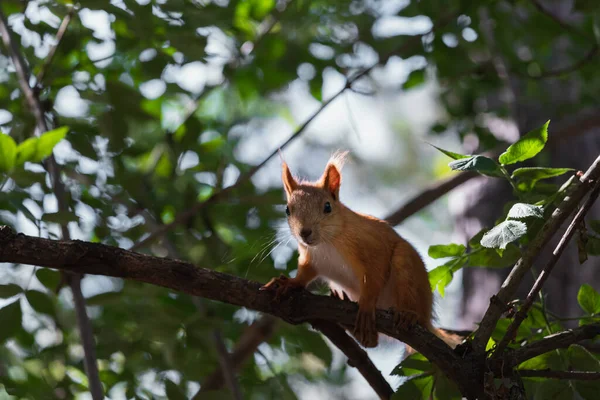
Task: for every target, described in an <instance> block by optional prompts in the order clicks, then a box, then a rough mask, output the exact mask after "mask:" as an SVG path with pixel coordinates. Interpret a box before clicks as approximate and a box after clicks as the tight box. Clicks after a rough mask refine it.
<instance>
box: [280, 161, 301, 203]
mask: <svg viewBox="0 0 600 400" xmlns="http://www.w3.org/2000/svg"><path fill="white" fill-rule="evenodd" d="M281 179H282V181H283V187H284V189H285V194H286V195H287V197H288V198H289V197H290V196H291V195H292V192H293V191H294V190H296V188H297V187H298V182H296V180H295V179H294V177H293V176H292V173H291V172H290V169H289V168H288V165H287V164H286V162H285V161H283V162H282V164H281Z"/></svg>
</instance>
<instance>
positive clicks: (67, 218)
mask: <svg viewBox="0 0 600 400" xmlns="http://www.w3.org/2000/svg"><path fill="white" fill-rule="evenodd" d="M42 221H45V222H53V223H56V224H60V225H65V224H67V223H69V222H71V221H79V217H77V215H76V214H75V213H74V212H73V211H57V212H54V213H47V214H44V215H42Z"/></svg>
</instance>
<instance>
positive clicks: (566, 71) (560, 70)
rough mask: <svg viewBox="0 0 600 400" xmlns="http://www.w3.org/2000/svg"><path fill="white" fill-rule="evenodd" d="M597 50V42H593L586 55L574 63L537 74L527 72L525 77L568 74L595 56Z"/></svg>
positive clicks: (542, 77)
mask: <svg viewBox="0 0 600 400" xmlns="http://www.w3.org/2000/svg"><path fill="white" fill-rule="evenodd" d="M599 50H600V47H598V45H597V44H594V45H593V46H592V48H591V49H590V50H589V51H588V52H587V53H586V55H585V56H584V57H583V58H582V59H581V60H579V61H576V62H575V63H573V64H571V65H568V66H566V67H563V68H557V69H554V70H549V71H542V72H541V73H540V74H539V75H535V76H533V75H530V74H527V78H530V79H535V80H538V79H546V78H554V77H557V76H562V75H568V74H570V73H572V72H575V71H577V70H578V69H580V68H581V67H583V66H584V65H585V64H587V63H589V62H590V61H592V60H593V59H594V58H596V56H597V55H598V54H599V53H600V51H599Z"/></svg>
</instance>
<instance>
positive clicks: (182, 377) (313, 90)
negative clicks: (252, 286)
mask: <svg viewBox="0 0 600 400" xmlns="http://www.w3.org/2000/svg"><path fill="white" fill-rule="evenodd" d="M596 8H597V5H596V4H595V1H593V0H587V1H542V0H513V1H482V2H470V1H464V0H456V1H454V0H453V1H443V2H442V1H436V0H434V1H428V2H423V1H416V0H413V1H408V0H400V1H397V0H353V1H319V0H317V1H305V0H301V1H300V0H288V1H282V0H239V1H235V0H231V1H227V0H217V1H208V0H207V1H196V0H190V1H184V0H158V1H151V0H143V1H142V0H138V1H134V0H121V1H118V0H112V1H110V2H106V1H97V0H89V1H80V2H77V3H73V2H71V1H44V0H38V1H33V0H32V1H18V0H3V1H2V2H0V9H1V11H2V13H3V14H4V18H5V20H6V22H7V23H8V26H9V28H10V30H11V33H12V41H13V45H14V47H15V48H17V49H18V50H19V51H20V52H22V54H23V57H24V59H25V62H26V65H28V69H29V70H30V73H31V76H30V77H29V79H28V83H29V84H30V85H31V86H32V87H34V90H35V93H36V94H37V95H38V96H39V98H40V101H41V106H42V108H43V110H44V112H45V115H44V116H45V118H46V121H47V122H48V125H49V126H50V127H51V128H57V127H61V126H68V127H69V131H68V134H67V136H66V138H65V139H64V140H62V141H61V142H60V143H58V145H57V146H56V147H55V149H54V156H55V158H56V162H57V163H58V165H59V166H60V169H61V174H62V177H63V180H64V182H65V186H66V188H67V202H68V206H69V209H68V210H59V207H58V203H57V199H56V196H55V195H54V194H53V191H52V187H51V186H50V184H49V182H50V181H49V179H48V177H47V176H46V174H45V171H44V169H43V167H42V166H41V165H40V164H34V163H26V164H25V165H24V166H23V167H22V168H21V169H19V170H15V171H14V172H13V173H11V174H10V175H3V176H2V180H1V181H0V183H1V184H2V186H0V188H1V191H2V192H1V196H0V223H2V224H6V225H11V226H13V227H14V228H15V229H16V230H17V231H18V232H24V233H27V234H30V235H40V236H43V237H49V238H54V239H57V238H60V237H61V236H62V233H61V225H62V226H67V227H68V230H69V232H70V235H71V237H72V238H78V239H82V240H88V241H95V242H102V243H106V244H110V245H115V246H120V247H123V248H135V249H136V250H137V251H141V252H146V253H150V254H154V255H157V256H164V257H173V258H179V259H184V260H188V261H191V262H193V263H195V264H197V265H198V266H201V267H205V268H211V269H215V270H218V271H221V272H226V273H229V274H233V275H236V276H240V277H244V278H247V279H252V280H257V281H260V282H266V281H268V280H269V279H270V278H271V277H273V276H276V275H278V274H279V273H282V272H283V273H286V274H289V273H291V274H293V273H294V270H295V265H296V252H295V246H294V242H293V240H292V241H289V240H288V238H289V232H288V231H287V230H286V225H285V220H284V218H283V217H284V212H283V210H284V207H285V206H284V196H283V192H282V190H281V182H280V160H279V157H278V156H277V155H275V156H272V155H273V152H274V151H276V150H277V149H278V148H282V150H283V155H284V157H285V159H286V161H287V162H288V164H289V165H290V168H291V169H292V171H293V172H294V174H295V175H298V176H301V177H306V178H309V179H316V178H318V177H319V176H320V174H321V173H322V171H323V168H324V166H325V164H326V162H327V159H328V158H329V156H330V154H331V153H332V152H333V151H335V150H337V149H346V150H350V161H349V163H348V164H347V165H346V166H345V168H344V171H343V184H342V189H341V195H340V197H341V200H342V201H343V202H344V203H345V204H346V205H348V206H349V207H350V208H352V209H354V210H356V211H360V212H364V213H368V214H372V215H375V216H377V217H380V218H385V217H386V216H388V215H390V214H391V213H393V212H395V211H396V210H398V209H399V208H401V207H402V206H403V205H405V204H406V203H407V202H408V201H409V200H411V199H412V198H413V197H415V196H418V195H419V194H420V193H422V192H423V190H425V189H427V188H428V187H430V186H432V185H436V184H438V182H440V181H441V180H447V179H454V178H455V177H456V173H455V172H452V171H450V169H449V168H448V167H447V163H448V161H449V159H448V157H446V156H445V155H443V154H441V153H439V152H438V151H437V150H435V149H434V148H433V147H432V146H430V145H429V143H430V144H434V145H436V146H438V147H442V148H445V149H448V150H451V151H455V152H458V153H463V154H473V153H481V152H494V151H498V149H500V150H502V149H504V148H505V147H506V146H507V145H508V144H509V143H512V142H514V141H515V140H516V139H518V137H519V136H520V135H521V134H525V133H526V132H527V131H529V130H531V129H534V128H537V127H539V126H541V125H542V124H543V123H544V122H546V121H547V120H549V119H550V120H551V123H550V130H549V136H550V139H549V145H548V146H547V147H546V150H545V151H544V153H542V155H541V157H538V158H536V160H537V161H536V162H535V163H530V166H544V167H546V166H553V167H571V168H577V169H582V170H585V169H586V168H587V167H588V166H589V164H590V163H591V162H592V161H593V160H594V159H595V158H596V157H597V155H598V154H599V153H600V106H599V104H598V93H599V90H600V75H599V74H598V73H597V71H598V66H599V65H600V63H599V60H600V58H599V57H598V55H599V53H600V51H599V42H600V22H599V20H598V15H599V14H598V10H596ZM1 50H2V52H1V54H0V130H1V131H2V133H3V134H7V135H10V136H11V137H12V138H14V140H15V141H16V142H17V143H21V142H23V141H24V140H26V139H27V138H29V137H31V136H33V135H34V134H35V133H36V123H35V119H34V118H33V116H32V114H31V111H30V110H29V108H28V106H27V103H26V102H25V98H24V94H23V91H22V89H21V86H20V82H19V79H18V76H17V74H16V70H15V67H14V64H13V62H12V61H11V58H10V52H9V49H8V48H7V47H6V46H4V47H2V48H1ZM307 121H310V123H308V125H304V124H305V123H306V122H307ZM51 128H50V129H51ZM39 133H41V132H39V129H38V132H37V134H39ZM292 135H293V139H292V140H291V141H290V142H287V140H288V138H290V137H292ZM263 162H264V165H262V164H261V163H263ZM256 165H261V167H260V168H259V169H254V168H253V167H254V166H256ZM561 179H562V180H561ZM463 181H464V183H462V184H461V185H458V184H457V185H455V186H456V187H455V188H454V189H453V190H451V191H450V192H449V193H448V194H444V195H443V196H441V197H440V198H439V199H437V200H436V201H434V202H433V203H432V204H430V205H426V204H424V203H423V202H421V203H422V204H420V206H419V207H417V208H418V211H417V212H416V213H414V214H411V215H410V216H409V217H408V218H406V219H403V220H402V221H401V224H399V225H398V226H397V230H398V232H399V233H400V234H401V235H403V236H404V237H405V238H406V239H407V240H408V241H410V242H411V243H412V244H413V245H414V246H415V247H416V248H417V249H418V250H419V252H420V253H421V254H422V255H423V257H424V259H425V262H426V264H427V267H428V269H433V268H435V267H436V266H438V265H440V264H441V263H442V261H443V260H442V261H440V260H434V259H431V258H429V257H428V256H427V249H428V247H429V246H430V245H434V244H447V243H451V242H453V243H460V244H466V243H467V241H468V240H469V239H470V238H471V237H473V236H474V235H475V234H477V233H478V232H479V231H480V230H481V229H483V228H491V227H492V226H493V225H494V222H495V221H496V220H497V219H498V218H500V217H501V216H502V213H503V210H502V206H503V204H504V203H506V202H507V201H508V200H510V199H511V198H512V193H511V188H510V186H509V185H508V183H506V182H505V181H500V180H494V179H493V178H486V177H476V178H472V179H464V180H463ZM562 181H564V179H563V178H560V179H558V180H557V181H556V182H554V183H561V182H562ZM232 185H234V186H235V187H234V188H233V189H232V190H231V191H230V192H229V195H228V196H227V198H224V199H219V200H215V201H213V200H211V201H210V204H209V205H208V206H206V207H203V208H201V209H198V210H197V212H193V213H189V212H188V211H189V210H190V209H193V207H194V206H195V205H196V204H198V203H199V202H203V201H206V200H207V199H211V196H212V195H214V193H217V192H219V191H220V190H222V189H224V188H227V187H229V186H232ZM186 212H188V214H186V215H187V216H185V215H184V214H185V213H186ZM189 214H192V215H189ZM182 215H184V216H185V218H183V217H181V216H182ZM590 215H591V218H594V219H598V217H599V215H600V210H599V207H598V206H596V207H595V209H594V210H592V212H591V213H590ZM173 222H175V223H174V224H173V225H168V224H171V223H173ZM165 225H167V226H169V229H168V231H167V232H166V233H165V234H164V235H156V234H154V235H153V232H156V231H157V230H159V229H162V227H164V226H165ZM149 236H150V239H149V240H144V239H148V237H149ZM134 246H135V247H134ZM541 259H542V260H541V261H543V259H544V257H541ZM560 264H561V265H559V266H558V268H557V269H556V270H555V272H554V273H553V275H552V276H551V278H550V280H549V282H548V284H547V285H546V287H545V292H544V293H545V294H546V295H547V306H548V307H549V309H550V310H552V312H553V313H555V314H556V315H560V316H564V317H565V318H568V317H571V316H575V317H576V316H578V315H579V314H581V310H580V309H579V308H578V305H577V301H576V296H577V290H578V289H579V286H580V285H581V284H582V283H589V284H591V285H592V286H594V287H598V282H599V272H598V268H597V267H598V260H597V259H594V258H591V259H590V260H588V262H587V263H585V264H583V265H579V262H578V261H577V249H576V248H575V247H573V248H570V249H569V251H568V252H567V253H566V254H565V255H564V256H563V258H562V260H561V262H560ZM472 267H477V266H475V265H474V266H472ZM507 273H508V269H507V268H496V269H486V268H466V269H464V270H461V271H458V273H456V274H455V275H454V279H453V281H452V283H451V284H450V286H448V287H447V288H446V291H445V294H444V296H443V297H441V296H440V295H439V293H436V296H437V297H438V300H437V305H436V309H437V313H438V316H439V318H438V322H437V323H438V325H441V326H444V327H447V328H453V329H474V328H475V327H476V323H477V322H478V321H479V320H480V319H481V316H482V315H483V312H484V311H485V309H486V308H487V305H488V302H489V297H490V296H491V295H492V294H493V293H494V292H495V291H497V289H498V288H499V286H500V284H501V283H502V281H503V279H504V278H505V277H506V275H507ZM60 283H61V277H60V274H59V273H58V272H55V271H51V270H48V269H43V268H34V267H32V266H23V265H4V266H2V269H1V270H0V284H2V286H0V288H2V289H1V290H0V297H1V298H2V299H0V301H1V302H2V303H1V304H0V305H7V304H13V302H15V301H16V302H17V304H18V307H17V308H18V311H14V308H13V311H12V312H11V314H10V315H7V314H6V313H5V314H4V315H3V323H2V327H0V340H2V341H3V342H4V346H3V347H2V348H0V397H2V396H8V394H7V393H11V394H13V395H15V396H17V397H18V398H35V399H42V398H78V399H87V398H91V395H90V393H89V387H88V380H87V378H86V376H85V372H84V366H83V349H82V347H81V344H80V338H79V331H78V329H77V323H76V314H75V311H74V306H73V296H72V294H71V291H70V290H69V289H68V288H64V287H63V286H64V285H62V286H61V284H60ZM81 286H82V293H83V296H84V297H85V300H86V305H87V312H88V315H89V317H90V319H91V323H92V329H93V332H94V336H95V341H96V344H97V347H96V351H97V357H98V360H99V371H100V378H101V380H102V383H103V385H104V388H105V391H106V395H107V396H109V397H110V398H111V399H122V398H132V397H138V398H148V399H150V398H190V397H191V396H192V395H193V394H195V393H196V392H197V391H198V389H199V388H200V387H201V386H200V385H201V384H202V382H206V380H207V379H208V377H209V376H211V374H212V373H213V372H214V371H215V370H218V368H219V354H218V352H217V351H216V350H215V344H214V340H215V339H214V335H213V333H214V332H215V330H218V332H220V335H221V337H222V340H223V342H224V343H225V345H226V347H227V348H228V349H229V350H230V351H235V348H236V344H237V343H240V340H241V338H244V337H246V336H244V335H248V332H252V331H248V326H252V324H255V325H253V326H256V324H257V323H258V322H257V321H261V318H263V317H261V316H260V315H258V314H257V313H255V312H252V311H250V310H245V309H238V308H236V307H233V306H229V305H226V304H220V303H215V302H211V301H206V300H203V299H198V298H192V297H190V296H188V295H184V294H181V293H175V292H170V291H168V290H166V289H163V288H159V287H152V286H150V285H143V284H140V283H137V282H129V281H128V282H123V281H121V280H117V279H112V278H106V277H99V276H86V277H85V278H84V279H83V280H82V282H81ZM524 286H525V285H524ZM318 289H319V290H321V291H322V292H323V293H326V291H325V290H324V288H322V287H320V288H318ZM523 289H524V290H525V287H524V288H523ZM0 312H1V310H0ZM4 321H6V323H5V322H4ZM263 324H264V325H265V326H267V327H268V329H265V330H264V332H262V333H261V335H262V336H260V335H259V337H260V340H258V341H257V343H256V345H255V346H254V348H253V349H252V351H250V352H249V354H248V355H247V357H246V358H247V359H246V360H245V361H244V362H243V363H240V365H239V371H238V379H239V385H240V387H241V388H242V389H243V392H244V394H245V397H246V398H253V399H254V398H256V399H262V398H302V399H313V398H340V399H342V398H343V399H370V398H374V396H375V395H374V393H373V391H372V389H371V388H370V387H369V386H368V384H367V383H366V382H365V381H364V379H363V378H362V377H361V376H360V374H358V373H357V372H356V370H355V369H353V368H350V367H348V366H347V365H346V364H345V358H344V357H343V355H341V353H340V352H339V351H338V350H336V349H335V348H333V347H332V346H331V345H330V344H329V342H328V341H327V340H325V339H324V338H323V337H322V336H321V335H320V334H318V333H316V332H315V331H312V330H311V329H310V328H309V327H308V326H290V325H286V324H285V323H283V322H273V321H267V322H266V323H265V322H264V321H263ZM265 332H266V333H265ZM402 353H403V348H402V346H401V345H400V344H399V343H397V342H393V341H391V340H388V341H384V343H383V344H382V345H381V346H380V347H379V348H377V349H375V350H370V351H369V354H370V355H371V356H372V357H373V360H374V362H375V363H376V365H377V367H378V368H379V369H380V370H381V371H382V372H383V374H384V376H385V377H386V379H388V380H389V381H390V382H391V383H393V385H396V386H397V384H398V383H399V380H398V378H397V377H394V376H391V375H389V373H390V372H391V371H392V369H393V368H394V366H396V364H397V363H398V362H399V360H400V359H401V357H402ZM221 381H222V379H221ZM204 387H205V386H203V389H202V390H204ZM222 387H223V382H221V383H220V384H217V386H216V387H214V388H222ZM2 388H4V389H2ZM201 393H202V392H201ZM209 396H210V393H209V392H208V391H206V394H205V395H204V396H203V397H202V398H210V397H209ZM7 398H8V397H7Z"/></svg>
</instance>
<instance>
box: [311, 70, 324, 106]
mask: <svg viewBox="0 0 600 400" xmlns="http://www.w3.org/2000/svg"><path fill="white" fill-rule="evenodd" d="M309 87H310V94H311V95H312V97H314V98H315V99H317V100H318V101H323V75H322V74H320V73H317V75H316V76H315V77H314V78H313V79H311V80H310V82H309Z"/></svg>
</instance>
